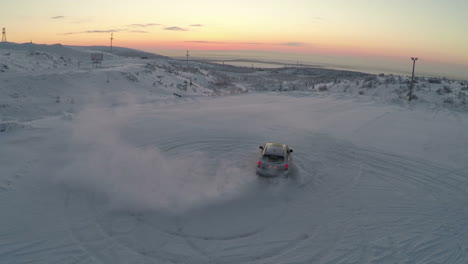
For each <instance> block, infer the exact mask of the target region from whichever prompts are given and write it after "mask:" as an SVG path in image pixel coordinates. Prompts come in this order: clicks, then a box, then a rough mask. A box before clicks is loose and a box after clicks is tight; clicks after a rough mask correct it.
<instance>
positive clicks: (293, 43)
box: [274, 42, 307, 47]
mask: <svg viewBox="0 0 468 264" xmlns="http://www.w3.org/2000/svg"><path fill="white" fill-rule="evenodd" d="M274 45H278V46H289V47H303V46H306V45H307V44H306V43H302V42H285V43H278V44H274Z"/></svg>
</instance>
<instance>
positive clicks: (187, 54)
mask: <svg viewBox="0 0 468 264" xmlns="http://www.w3.org/2000/svg"><path fill="white" fill-rule="evenodd" d="M185 56H187V63H188V58H189V56H190V55H189V52H188V50H187V55H185Z"/></svg>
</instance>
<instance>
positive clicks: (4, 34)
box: [2, 28, 7, 42]
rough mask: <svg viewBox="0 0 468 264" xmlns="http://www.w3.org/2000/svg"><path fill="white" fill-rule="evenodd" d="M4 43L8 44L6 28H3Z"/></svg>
mask: <svg viewBox="0 0 468 264" xmlns="http://www.w3.org/2000/svg"><path fill="white" fill-rule="evenodd" d="M2 42H7V39H6V30H5V28H3V30H2Z"/></svg>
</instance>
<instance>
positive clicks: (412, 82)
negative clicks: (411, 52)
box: [408, 57, 418, 102]
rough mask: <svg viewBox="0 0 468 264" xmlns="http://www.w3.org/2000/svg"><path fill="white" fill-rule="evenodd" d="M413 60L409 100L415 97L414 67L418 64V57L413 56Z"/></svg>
mask: <svg viewBox="0 0 468 264" xmlns="http://www.w3.org/2000/svg"><path fill="white" fill-rule="evenodd" d="M411 60H412V61H413V73H412V74H411V85H410V90H409V98H408V101H410V102H411V100H412V98H413V86H414V67H415V66H416V61H417V60H418V58H416V57H411Z"/></svg>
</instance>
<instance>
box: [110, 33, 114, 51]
mask: <svg viewBox="0 0 468 264" xmlns="http://www.w3.org/2000/svg"><path fill="white" fill-rule="evenodd" d="M110 40H111V43H110V44H111V45H110V52H112V41H113V40H114V32H112V33H111V38H110Z"/></svg>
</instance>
